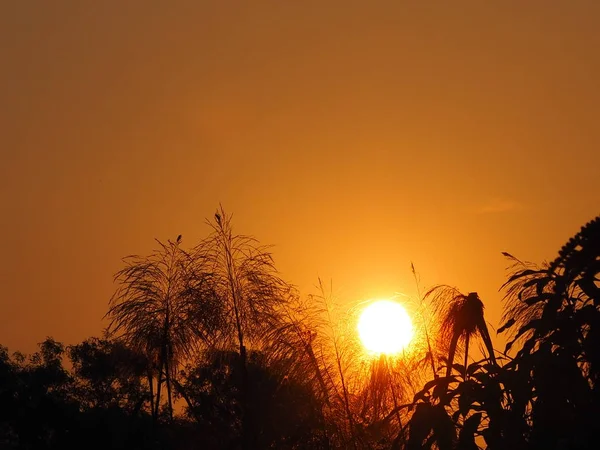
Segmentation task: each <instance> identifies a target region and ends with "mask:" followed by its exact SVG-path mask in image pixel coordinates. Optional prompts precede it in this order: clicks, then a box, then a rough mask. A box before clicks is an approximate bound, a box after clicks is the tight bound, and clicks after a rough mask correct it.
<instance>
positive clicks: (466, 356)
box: [463, 333, 469, 381]
mask: <svg viewBox="0 0 600 450" xmlns="http://www.w3.org/2000/svg"><path fill="white" fill-rule="evenodd" d="M468 364H469V334H468V333H467V336H466V337H465V369H464V374H463V378H464V380H465V381H467V366H468Z"/></svg>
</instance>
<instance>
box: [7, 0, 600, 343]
mask: <svg viewBox="0 0 600 450" xmlns="http://www.w3.org/2000/svg"><path fill="white" fill-rule="evenodd" d="M599 23H600V2H598V1H596V0H589V1H583V0H581V1H559V0H556V1H522V0H519V1H517V0H515V1H501V2H500V1H498V2H482V1H463V2H460V1H459V2H446V1H430V2H416V1H410V2H409V1H400V0H396V1H387V2H383V1H381V2H366V1H343V2H342V1H339V2H334V1H301V2H300V1H272V2H243V1H239V2H234V1H213V2H201V1H192V0H189V1H170V2H158V1H127V2H124V1H116V0H113V1H95V2H92V1H14V0H13V1H3V2H1V3H0V57H1V70H0V152H1V162H0V198H1V205H2V213H1V215H0V217H1V220H0V235H1V236H2V245H1V247H0V249H1V251H2V255H1V258H0V283H1V287H2V294H1V296H0V344H2V345H6V346H9V348H10V349H11V350H17V349H19V350H23V351H32V350H34V348H35V345H36V343H37V342H40V341H42V340H43V339H44V338H45V337H46V336H48V335H51V336H53V337H54V338H56V339H58V340H61V341H63V342H66V343H76V342H78V341H81V340H82V339H84V338H86V337H88V336H91V335H98V334H99V333H100V332H101V330H102V328H103V327H104V326H106V322H103V321H102V316H103V315H104V314H105V312H106V310H107V303H108V300H109V298H110V296H111V294H112V292H113V290H114V286H113V282H112V276H113V274H114V273H115V272H116V271H117V270H118V269H119V268H120V267H121V258H122V257H123V256H126V255H129V254H146V253H148V252H150V251H151V250H152V249H153V248H154V238H158V239H164V240H166V239H168V238H171V239H175V238H176V237H177V235H178V234H182V235H183V242H184V245H189V246H191V245H193V244H195V243H197V242H198V240H199V239H200V238H202V237H204V236H206V234H207V233H208V227H207V226H206V225H205V224H204V219H205V218H206V217H211V216H212V214H213V213H214V211H215V209H216V208H217V207H218V205H219V202H221V203H222V204H223V206H224V207H225V209H226V210H227V211H229V212H231V213H233V215H234V218H233V223H234V227H235V229H236V230H238V231H240V232H242V233H245V234H253V235H255V236H256V237H257V238H258V239H260V241H261V242H263V243H265V244H274V245H275V247H274V249H273V252H274V255H275V258H276V263H277V265H278V267H279V269H280V270H281V272H282V273H283V275H284V277H285V278H286V279H288V280H289V281H291V282H293V283H295V284H296V285H297V286H299V288H300V289H301V291H302V292H303V293H305V294H307V293H310V292H314V289H313V286H314V285H315V284H316V282H317V278H318V277H322V278H323V279H325V280H333V285H334V291H335V292H337V293H338V294H339V298H340V299H341V300H342V301H344V302H348V303H349V304H351V303H354V302H357V301H360V300H363V299H368V298H386V297H390V296H392V295H393V294H394V292H403V293H406V294H408V295H412V294H414V291H415V287H414V283H413V281H412V275H411V272H410V262H411V261H413V262H414V263H415V265H416V267H417V270H418V271H419V272H420V273H421V278H422V285H423V287H428V286H431V285H433V284H437V283H448V284H452V285H456V286H458V287H459V288H460V289H462V290H464V291H466V292H468V291H477V292H479V294H480V296H481V297H482V299H483V300H484V301H485V302H486V306H487V310H486V311H487V314H488V320H489V321H490V323H491V324H492V325H493V326H497V325H498V320H499V315H500V308H501V302H500V299H501V294H500V293H498V288H499V287H500V285H501V284H502V283H503V281H504V280H505V271H504V269H505V267H506V265H507V262H506V261H505V259H504V258H503V256H502V255H501V252H502V251H509V252H510V253H513V254H515V255H516V256H519V257H521V258H523V259H528V260H532V261H537V262H541V261H542V260H544V259H552V258H553V257H554V255H555V254H556V252H557V251H558V249H559V248H560V246H561V245H562V244H563V243H565V242H566V240H567V239H568V238H569V237H570V236H572V235H573V234H574V233H575V232H576V231H577V230H578V229H579V227H580V226H581V225H582V224H583V223H584V222H586V221H588V220H590V219H592V218H593V217H594V216H595V215H597V214H598V213H600V183H599V182H598V179H600V125H599V118H600V81H599V80H600V51H599V49H600V27H599V26H598V24H599ZM492 334H493V335H495V333H494V332H492Z"/></svg>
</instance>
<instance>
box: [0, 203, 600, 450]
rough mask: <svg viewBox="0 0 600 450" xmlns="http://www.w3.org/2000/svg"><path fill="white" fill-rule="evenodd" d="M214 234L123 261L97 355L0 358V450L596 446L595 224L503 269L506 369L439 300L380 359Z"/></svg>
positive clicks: (479, 312) (229, 238) (348, 320)
mask: <svg viewBox="0 0 600 450" xmlns="http://www.w3.org/2000/svg"><path fill="white" fill-rule="evenodd" d="M210 225H211V227H212V233H211V234H210V236H209V237H208V238H207V239H205V240H203V241H202V242H201V243H200V244H199V245H197V246H196V247H194V248H193V249H192V250H190V251H186V250H184V249H182V248H181V239H180V238H178V239H177V240H176V241H174V242H172V241H168V242H167V243H166V244H162V243H160V242H159V249H158V250H157V251H155V252H154V253H152V254H151V255H150V256H148V257H137V256H134V257H129V258H126V259H125V267H124V268H123V269H122V270H121V271H119V272H118V273H117V276H116V281H117V290H116V292H115V295H114V296H113V298H112V299H111V301H110V305H109V307H110V308H109V312H108V314H107V316H108V318H109V319H110V326H109V333H108V334H107V335H106V336H104V337H103V338H89V339H87V340H85V341H83V342H81V343H79V344H76V345H71V346H68V347H65V346H64V345H63V344H61V343H59V342H56V341H55V340H53V339H52V338H48V339H46V340H45V341H44V342H42V343H41V344H40V345H39V350H38V351H37V352H36V353H34V354H33V355H29V356H27V355H22V354H19V353H15V354H13V355H11V354H10V353H9V351H8V349H6V348H4V347H0V448H9V449H17V448H24V449H38V448H41V449H44V448H47V449H50V448H52V449H53V448H72V447H75V446H79V447H81V446H82V445H84V446H85V447H86V448H97V449H101V448H102V449H104V448H123V449H125V448H126V449H138V448H139V449H142V448H144V449H154V448H156V449H159V448H160V449H191V448H203V449H220V448H230V449H239V448H244V447H245V448H253V449H254V448H256V449H260V448H282V449H301V448H302V449H304V448H306V449H311V448H312V449H346V448H348V449H356V450H358V449H361V450H362V449H365V450H366V449H388V448H394V449H407V450H413V449H439V450H475V449H479V448H489V449H491V450H495V449H507V448H509V449H511V450H521V449H522V450H530V449H535V450H537V449H557V450H558V449H564V448H568V449H579V450H588V449H594V448H597V447H598V446H599V445H600V442H598V441H599V438H598V437H597V435H596V433H595V427H596V424H597V423H598V421H599V420H600V385H599V378H600V279H599V276H598V274H599V273H600V218H597V219H595V220H593V221H592V222H590V223H588V224H587V225H585V226H584V227H583V228H582V229H581V230H580V232H579V233H577V234H576V235H575V236H574V237H573V238H572V239H571V240H569V242H568V243H567V244H566V245H565V246H564V247H563V248H562V249H561V250H560V252H559V254H558V256H557V258H555V259H554V260H553V261H551V262H550V263H549V264H544V265H542V266H536V265H534V264H532V263H528V262H523V261H521V260H518V259H517V258H515V257H513V256H512V255H510V254H507V253H506V254H505V256H506V257H507V258H508V259H509V260H510V262H511V264H512V266H511V269H510V274H509V277H508V280H507V282H506V283H505V284H504V285H503V290H504V293H505V301H504V314H503V317H502V326H501V327H500V328H499V329H498V332H500V333H504V334H505V335H506V336H507V338H508V343H507V346H506V348H505V351H504V352H503V353H498V352H495V351H494V348H493V343H492V338H491V336H490V333H489V330H488V327H487V323H486V321H485V316H484V312H485V310H484V304H483V301H482V300H481V299H480V298H479V296H478V295H477V294H476V293H474V292H472V293H469V294H463V293H461V292H460V291H459V290H457V289H456V288H453V287H449V286H445V285H442V286H436V287H434V288H432V289H430V290H429V291H428V292H427V293H426V294H425V295H424V296H423V298H421V295H420V294H419V299H418V300H419V302H418V303H419V306H418V313H416V314H414V316H413V319H414V320H416V321H417V323H416V324H415V329H416V330H417V333H418V334H419V336H418V337H417V338H415V339H416V341H415V345H414V346H413V347H414V348H413V350H412V351H411V352H408V353H406V354H403V355H402V356H400V357H386V356H381V357H379V358H372V357H367V356H366V355H365V353H364V352H363V351H362V349H361V347H360V345H359V343H358V342H357V335H356V330H355V326H356V325H355V322H356V317H355V313H356V310H355V308H347V307H346V308H344V310H343V311H340V308H339V307H338V306H339V305H338V304H337V302H336V300H335V298H334V296H333V293H332V289H331V288H329V289H326V288H325V287H324V285H323V283H322V282H321V281H320V280H319V286H318V293H317V294H316V295H311V296H308V297H304V298H302V297H301V296H300V295H298V293H297V292H296V291H295V289H294V288H293V287H292V286H291V285H290V284H288V283H287V282H285V281H284V280H283V279H282V278H281V276H280V275H279V273H278V272H277V270H276V268H275V265H274V262H273V258H272V256H271V254H270V253H269V251H268V248H266V247H264V246H261V245H260V244H259V243H258V241H256V240H255V239H254V238H252V237H247V236H243V235H236V234H234V233H233V231H232V226H231V217H230V216H227V215H226V214H225V212H224V211H223V209H222V208H221V209H220V210H219V211H218V212H217V214H216V215H215V220H214V222H211V223H210ZM412 270H413V274H414V275H415V280H416V281H417V286H418V278H417V275H416V271H415V270H414V266H413V268H412ZM346 306H347V305H346ZM430 319H431V320H430ZM420 321H422V322H423V323H420ZM432 324H433V325H435V326H432ZM474 340H480V342H482V343H483V350H482V357H481V358H480V357H479V356H477V357H476V358H477V360H474V359H475V358H474V355H476V354H475V353H474V352H472V350H471V351H470V348H471V349H472V342H473V341H474ZM461 355H462V358H460V357H459V356H461ZM444 366H445V367H444ZM442 368H444V370H442ZM425 377H428V378H432V379H431V380H430V381H426V382H423V380H426V378H425ZM164 386H166V390H167V396H166V399H165V398H164V396H162V395H163V394H161V390H162V388H163V387H164Z"/></svg>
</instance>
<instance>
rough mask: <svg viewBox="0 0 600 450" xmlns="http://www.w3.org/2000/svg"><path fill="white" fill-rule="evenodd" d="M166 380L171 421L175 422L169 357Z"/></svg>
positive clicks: (166, 364) (166, 361)
mask: <svg viewBox="0 0 600 450" xmlns="http://www.w3.org/2000/svg"><path fill="white" fill-rule="evenodd" d="M165 379H166V381H167V400H168V402H169V419H170V420H173V398H172V396H171V371H170V367H169V355H168V349H167V357H166V358H165Z"/></svg>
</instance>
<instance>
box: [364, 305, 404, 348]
mask: <svg viewBox="0 0 600 450" xmlns="http://www.w3.org/2000/svg"><path fill="white" fill-rule="evenodd" d="M358 335H359V337H360V340H361V341H362V344H363V345H364V347H365V348H366V349H367V351H369V352H370V353H374V354H382V353H383V354H386V355H393V354H396V353H400V352H401V351H402V350H404V349H405V348H406V347H407V346H408V345H409V344H410V341H411V340H412V338H413V326H412V322H411V320H410V316H409V315H408V313H407V312H406V309H404V307H403V306H402V305H401V304H400V303H398V302H394V301H391V300H377V301H375V302H372V303H370V304H369V305H368V306H367V307H365V309H364V310H363V311H362V313H361V315H360V318H359V319H358Z"/></svg>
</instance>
